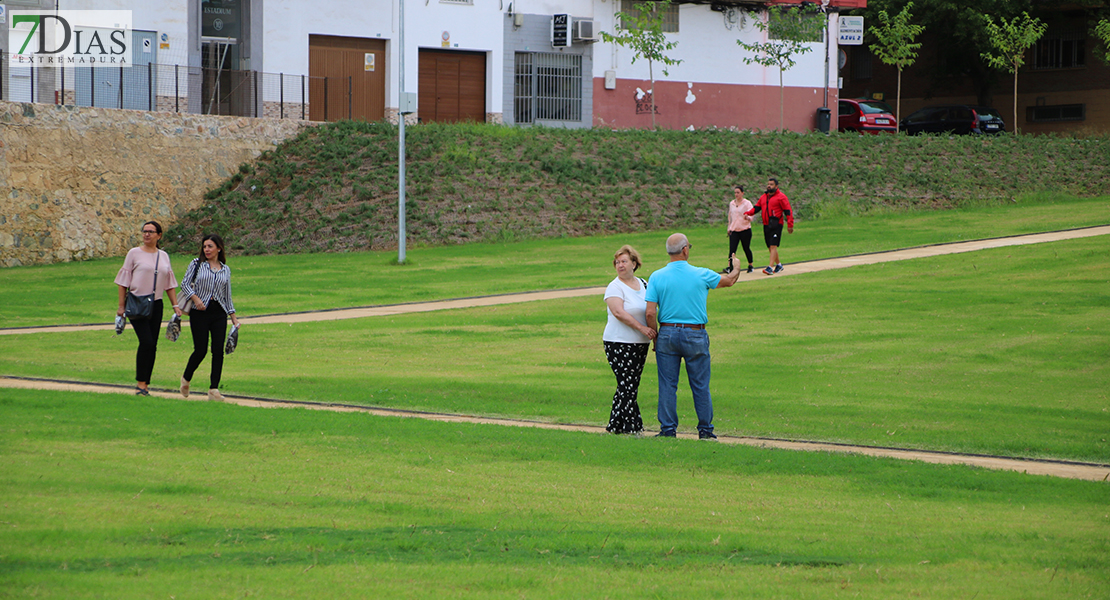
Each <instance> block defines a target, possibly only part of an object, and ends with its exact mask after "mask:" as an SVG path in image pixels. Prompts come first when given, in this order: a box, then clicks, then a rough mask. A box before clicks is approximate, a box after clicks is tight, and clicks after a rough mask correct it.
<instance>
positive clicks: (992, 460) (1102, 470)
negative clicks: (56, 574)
mask: <svg viewBox="0 0 1110 600" xmlns="http://www.w3.org/2000/svg"><path fill="white" fill-rule="evenodd" d="M2 388H12V389H28V390H52V391H64V392H79V393H100V394H123V395H127V396H130V395H132V394H133V393H134V388H132V387H130V386H120V385H109V384H100V383H84V382H77V381H59V380H51V379H33V378H25V377H3V376H0V389H2ZM150 395H151V396H157V397H159V398H166V399H170V400H181V401H182V402H192V401H205V402H206V401H207V397H206V396H203V395H200V394H193V395H192V396H191V398H190V399H189V400H185V399H184V398H182V397H181V395H180V394H179V393H178V392H177V390H159V389H154V388H151V390H150ZM224 398H225V400H226V402H227V403H228V404H237V405H239V406H247V407H252V408H303V409H309V410H328V411H335V412H353V413H365V414H371V415H377V416H382V417H405V418H417V419H427V420H430V421H440V422H444V423H477V424H484V425H501V426H509V427H535V428H538V429H552V430H560V431H575V432H580V433H593V434H598V435H608V432H606V431H605V428H604V427H602V426H599V425H575V424H566V423H547V422H543V421H528V420H517V419H495V418H489V417H476V416H469V415H458V414H449V413H433V412H421V411H410V410H397V409H389V408H376V407H372V406H358V405H353V404H330V403H326V402H304V401H293V400H276V399H270V398H258V397H251V396H233V395H228V394H224ZM678 438H679V439H686V440H692V442H696V443H699V444H700V443H712V442H702V441H700V440H698V439H697V436H696V435H695V434H693V433H680V434H678ZM718 442H719V443H722V444H743V445H746V446H756V447H759V448H776V449H781V450H796V451H803V452H842V453H846V454H862V455H864V456H872V457H879V458H893V459H898V460H918V461H921V462H926V463H933V464H942V465H969V466H973V467H981V468H984V469H997V470H1004V471H1016V472H1019V473H1026V474H1028V475H1047V476H1051V477H1061V478H1066V479H1083V480H1086V481H1104V482H1105V481H1110V465H1102V464H1097V463H1081V462H1071V461H1054V460H1036V459H1020V458H1008V457H1004V456H984V455H976V454H956V453H950V452H931V451H928V450H910V449H902V448H885V447H875V446H853V445H849V444H830V443H824V442H808V441H800V440H781V439H771V438H755V437H746V436H728V435H722V436H719V437H718ZM667 443H670V442H669V440H668V441H667Z"/></svg>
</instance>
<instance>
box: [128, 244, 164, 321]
mask: <svg viewBox="0 0 1110 600" xmlns="http://www.w3.org/2000/svg"><path fill="white" fill-rule="evenodd" d="M160 260H162V252H161V251H158V255H157V257H156V258H155V259H154V290H155V292H156V291H158V261H160ZM123 312H124V314H126V315H127V318H128V319H131V320H132V321H146V320H148V319H150V318H151V317H152V316H154V292H151V293H149V294H147V295H145V296H136V295H135V294H132V293H131V291H130V290H128V292H127V303H126V304H125V305H124V309H123Z"/></svg>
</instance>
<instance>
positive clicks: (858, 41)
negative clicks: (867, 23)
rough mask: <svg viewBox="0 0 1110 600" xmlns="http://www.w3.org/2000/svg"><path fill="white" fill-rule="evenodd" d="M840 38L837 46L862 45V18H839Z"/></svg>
mask: <svg viewBox="0 0 1110 600" xmlns="http://www.w3.org/2000/svg"><path fill="white" fill-rule="evenodd" d="M839 31H840V36H839V37H838V38H837V42H836V43H837V44H840V45H841V46H862V45H863V17H840V28H839Z"/></svg>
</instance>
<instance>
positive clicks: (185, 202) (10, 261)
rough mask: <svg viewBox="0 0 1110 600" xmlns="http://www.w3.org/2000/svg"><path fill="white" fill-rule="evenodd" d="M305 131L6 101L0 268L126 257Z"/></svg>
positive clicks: (1, 125) (0, 163) (0, 117)
mask: <svg viewBox="0 0 1110 600" xmlns="http://www.w3.org/2000/svg"><path fill="white" fill-rule="evenodd" d="M306 126H310V124H306V123H305V122H301V121H288V120H286V121H281V120H270V119H249V118H244V117H218V116H207V115H183V114H175V113H150V112H141V111H130V110H110V109H96V108H78V107H72V106H55V105H51V104H29V103H14V102H0V266H16V265H27V264H40V263H53V262H62V261H70V260H80V259H87V258H96V257H106V256H120V255H123V254H124V253H126V252H127V250H128V249H129V248H132V247H134V246H136V245H137V244H138V243H139V235H138V232H139V229H140V226H141V224H142V223H143V222H144V221H148V220H156V221H158V222H159V223H161V224H162V226H163V228H165V227H168V226H169V225H170V224H171V223H173V222H174V221H175V220H176V219H177V216H178V215H180V214H183V213H185V212H187V211H189V210H192V209H194V208H196V207H198V206H200V205H201V204H202V202H203V200H204V194H205V192H207V191H208V190H209V189H211V188H213V187H216V186H218V185H219V184H220V183H221V182H222V181H223V180H224V179H225V178H227V177H228V176H230V175H231V174H233V173H234V172H235V171H236V170H237V169H238V168H239V165H240V164H242V163H243V162H246V161H249V160H252V159H254V158H256V157H257V156H258V155H259V154H260V153H261V152H262V151H263V150H267V149H270V148H273V147H274V146H275V145H276V144H278V143H280V142H282V141H283V140H285V139H286V138H288V137H291V136H293V135H295V134H297V133H298V132H299V131H300V130H302V129H303V128H304V127H306Z"/></svg>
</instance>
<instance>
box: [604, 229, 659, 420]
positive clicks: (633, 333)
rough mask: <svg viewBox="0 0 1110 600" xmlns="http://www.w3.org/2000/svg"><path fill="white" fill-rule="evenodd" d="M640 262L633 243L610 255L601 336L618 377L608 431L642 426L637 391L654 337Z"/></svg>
mask: <svg viewBox="0 0 1110 600" xmlns="http://www.w3.org/2000/svg"><path fill="white" fill-rule="evenodd" d="M641 264H642V262H641V260H640V254H639V253H638V252H636V250H635V249H634V248H632V246H628V245H624V246H621V249H620V250H617V253H616V254H615V255H613V267H614V268H615V269H616V270H617V278H616V279H614V280H613V281H612V283H610V284H609V286H608V287H607V288H605V305H606V307H607V312H608V314H609V320H608V322H607V323H606V324H605V333H604V334H602V336H601V339H602V341H603V342H604V344H605V356H606V358H608V359H609V366H610V367H612V369H613V375H615V376H616V378H617V391H616V393H615V394H613V409H612V411H611V412H610V414H609V424H608V425H607V426H606V427H605V430H606V431H609V432H611V433H618V434H620V433H640V432H642V431H643V430H644V421H643V419H642V418H641V417H640V405H639V404H637V403H636V395H637V392H638V391H639V388H640V375H641V374H642V373H643V372H644V362H645V361H646V360H647V353H648V345H649V344H650V343H651V340H652V339H654V338H655V331H654V330H652V329H650V328H649V327H648V326H647V317H646V311H647V301H646V300H645V299H644V295H645V294H646V293H647V282H645V281H644V280H643V279H640V278H639V277H637V276H636V275H635V272H636V270H637V269H639V268H640V265H641Z"/></svg>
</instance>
